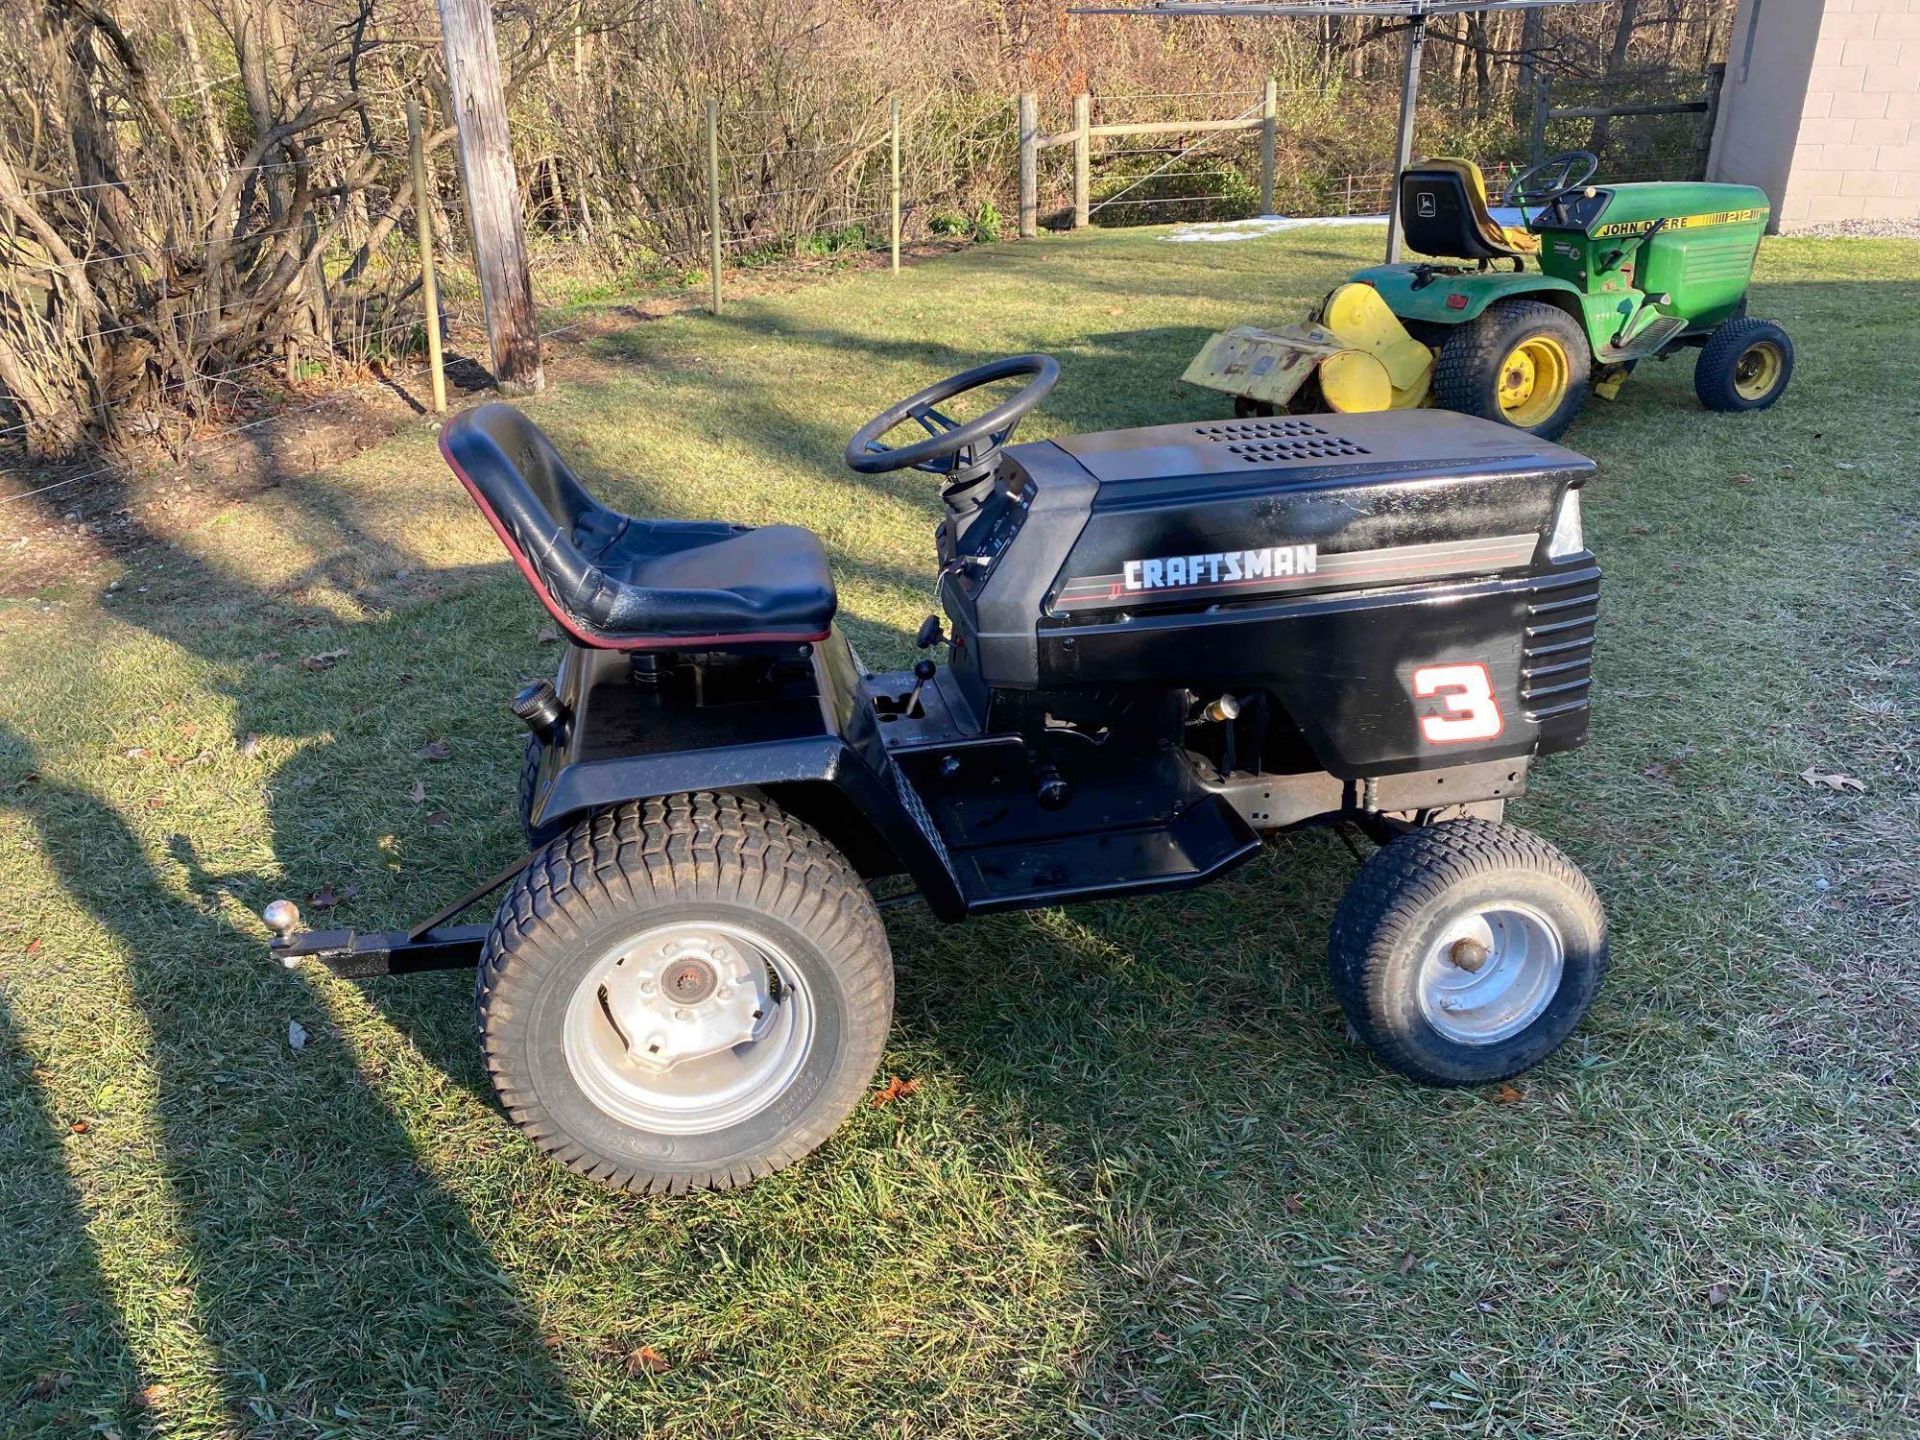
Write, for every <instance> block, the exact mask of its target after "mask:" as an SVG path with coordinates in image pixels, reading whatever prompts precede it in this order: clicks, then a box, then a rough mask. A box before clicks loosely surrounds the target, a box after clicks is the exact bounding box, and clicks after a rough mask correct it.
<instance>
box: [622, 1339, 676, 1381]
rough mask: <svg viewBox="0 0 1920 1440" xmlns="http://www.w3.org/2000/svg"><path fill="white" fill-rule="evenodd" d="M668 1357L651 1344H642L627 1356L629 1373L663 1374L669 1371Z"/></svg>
mask: <svg viewBox="0 0 1920 1440" xmlns="http://www.w3.org/2000/svg"><path fill="white" fill-rule="evenodd" d="M667 1368H668V1366H667V1357H666V1356H664V1355H662V1354H661V1353H660V1352H659V1351H658V1350H656V1349H654V1348H653V1346H651V1345H642V1346H641V1347H640V1348H639V1349H638V1350H635V1351H634V1352H633V1353H632V1354H630V1355H628V1356H627V1374H629V1375H662V1374H665V1373H666V1371H667Z"/></svg>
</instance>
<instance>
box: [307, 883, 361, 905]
mask: <svg viewBox="0 0 1920 1440" xmlns="http://www.w3.org/2000/svg"><path fill="white" fill-rule="evenodd" d="M359 893H360V887H359V886H358V885H342V886H341V887H340V888H339V889H338V890H335V889H334V888H333V886H331V885H322V886H321V887H320V888H319V889H318V890H316V891H314V892H313V894H311V895H309V896H308V897H307V903H308V904H309V905H311V906H312V907H313V908H314V909H316V910H331V909H333V907H334V906H336V905H338V904H340V903H341V902H343V901H346V900H351V899H352V898H353V897H354V896H356V895H358V894H359Z"/></svg>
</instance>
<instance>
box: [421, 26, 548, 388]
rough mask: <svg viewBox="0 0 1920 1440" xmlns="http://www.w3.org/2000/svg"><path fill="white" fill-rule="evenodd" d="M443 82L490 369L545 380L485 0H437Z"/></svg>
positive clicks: (518, 384)
mask: <svg viewBox="0 0 1920 1440" xmlns="http://www.w3.org/2000/svg"><path fill="white" fill-rule="evenodd" d="M438 3H439V6H440V39H441V46H442V48H443V50H444V52H445V55H446V62H447V88H448V90H449V91H450V92H451V93H452V96H453V118H454V123H455V124H456V125H457V126H458V127H459V130H460V176H461V179H462V181H463V182H464V189H465V190H466V196H467V227H468V229H469V230H471V231H472V233H473V259H474V267H475V269H477V270H478V271H479V278H480V296H481V299H482V300H483V301H485V303H486V307H487V341H488V344H489V346H490V347H491V349H492V352H493V374H494V378H495V379H496V380H498V381H499V383H500V388H501V389H502V390H505V391H507V392H508V393H510V394H523V395H524V394H532V393H534V392H536V391H539V390H542V389H544V388H545V387H546V383H547V378H546V374H545V372H544V371H543V370H542V369H541V368H540V325H539V317H538V316H537V315H536V314H535V312H534V308H533V281H532V279H531V278H530V277H529V275H528V273H527V240H526V233H525V231H524V230H523V229H522V226H521V220H520V183H519V180H518V178H517V177H516V176H515V175H514V173H513V145H512V137H511V135H510V134H509V133H508V130H507V102H506V98H505V96H504V95H502V93H501V89H500V57H499V55H498V54H497V53H496V52H495V50H494V44H493V10H492V6H491V4H490V3H489V0H438Z"/></svg>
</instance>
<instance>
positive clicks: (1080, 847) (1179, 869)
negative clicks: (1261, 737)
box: [954, 796, 1260, 914]
mask: <svg viewBox="0 0 1920 1440" xmlns="http://www.w3.org/2000/svg"><path fill="white" fill-rule="evenodd" d="M1259 848H1260V838H1259V836H1257V835H1256V834H1255V833H1254V832H1253V830H1252V829H1251V828H1250V827H1249V826H1248V825H1247V823H1246V822H1245V821H1244V820H1242V819H1241V818H1240V816H1239V814H1238V812H1236V811H1235V810H1234V809H1233V807H1232V806H1231V805H1229V804H1227V803H1226V802H1225V801H1224V800H1222V799H1220V798H1219V797H1218V796H1208V797H1206V798H1205V799H1202V800H1198V801H1195V802H1193V803H1192V804H1190V805H1188V806H1187V807H1186V809H1185V810H1183V811H1182V812H1181V813H1180V814H1179V815H1176V816H1175V817H1174V818H1173V819H1172V820H1170V821H1169V822H1168V823H1167V824H1165V825H1151V826H1127V827H1124V828H1120V829H1112V830H1098V831H1092V832H1088V833H1085V834H1079V835H1063V836H1058V837H1056V838H1053V839H1045V840H1025V841H1018V842H1014V843H1011V844H1007V845H989V846H980V847H977V848H974V849H968V850H963V851H961V852H959V853H958V854H956V855H955V856H954V865H955V869H956V870H957V871H958V873H959V877H960V884H961V887H962V889H963V890H964V891H965V892H966V898H967V909H968V910H969V911H970V912H972V913H976V914H978V913H981V912H984V911H990V910H1016V909H1025V908H1028V907H1030V906H1033V905H1044V904H1065V903H1067V902H1069V901H1076V900H1094V899H1105V898H1108V897H1110V896H1115V895H1132V894H1139V893H1142V892H1145V891H1150V890H1179V889H1183V888H1185V887H1186V886H1189V885H1198V884H1200V883H1202V882H1203V881H1206V880H1211V879H1212V878H1213V877H1214V876H1216V875H1218V874H1220V873H1221V872H1222V871H1225V870H1229V869H1231V868H1232V867H1233V866H1235V865H1237V864H1239V863H1240V862H1241V861H1242V860H1245V859H1247V858H1248V857H1250V856H1251V855H1252V854H1253V853H1254V852H1255V851H1257V850H1258V849H1259Z"/></svg>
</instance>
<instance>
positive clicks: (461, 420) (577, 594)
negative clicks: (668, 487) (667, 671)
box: [440, 402, 625, 643]
mask: <svg viewBox="0 0 1920 1440" xmlns="http://www.w3.org/2000/svg"><path fill="white" fill-rule="evenodd" d="M440 453H441V454H442V455H443V456H445V457H446V461H447V465H448V466H449V467H450V468H451V469H452V471H453V473H454V474H455V475H457V476H458V477H459V478H460V483H461V484H462V485H464V486H466V487H467V493H468V494H470V495H471V496H472V497H473V501H474V504H476V505H478V506H479V507H480V513H481V514H483V515H485V516H486V517H487V520H488V522H489V523H490V524H491V525H492V526H493V528H494V532H495V533H496V534H498V535H499V537H500V542H501V543H502V544H503V545H505V546H506V547H507V553H508V554H509V555H511V556H512V557H513V559H514V563H515V564H517V565H518V566H519V567H520V571H521V573H522V574H523V575H525V576H526V577H527V583H528V584H529V585H531V586H533V589H534V593H535V594H537V595H538V596H539V597H540V601H541V603H542V604H543V605H545V606H546V607H547V609H548V610H549V611H551V612H552V614H553V617H554V618H555V619H556V620H558V621H559V622H560V623H561V624H562V625H564V626H565V627H566V628H567V629H568V630H570V631H572V632H573V634H574V635H575V637H576V638H579V639H581V640H584V641H587V642H589V643H594V639H593V637H592V636H591V635H589V634H587V633H586V632H587V630H588V629H590V628H591V627H592V626H593V624H594V620H595V618H596V617H595V616H594V615H593V613H592V612H593V610H594V604H593V601H594V598H595V594H596V592H597V591H599V590H601V589H603V588H604V587H602V586H601V584H600V583H599V581H600V571H599V569H598V567H597V566H596V565H595V564H594V563H593V561H592V560H591V559H590V558H589V550H591V551H593V552H597V551H598V550H600V549H602V548H604V546H605V544H606V543H607V541H609V540H611V539H612V538H614V535H615V534H617V533H618V529H619V527H620V526H621V525H622V524H624V523H625V517H623V516H619V515H616V514H614V512H612V511H610V510H608V509H607V508H606V507H605V506H603V505H601V504H600V503H599V502H598V501H597V500H595V499H594V498H593V496H591V495H590V494H588V493H587V489H586V487H585V486H584V485H582V484H581V483H580V482H579V480H577V479H576V478H575V477H574V474H573V472H572V471H571V470H569V469H568V468H567V465H566V462H565V461H564V460H562V459H561V458H560V452H559V451H558V450H556V449H554V447H553V442H552V441H551V440H549V439H548V438H547V437H546V435H545V433H544V432H542V431H541V429H540V427H539V426H538V425H535V424H534V423H533V422H532V421H531V420H529V419H528V418H527V417H526V416H525V415H522V414H521V413H520V412H519V411H518V410H516V409H514V408H513V407H512V406H511V405H502V404H499V403H497V402H496V403H494V404H489V405H482V406H480V407H479V408H477V409H474V410H469V411H466V412H465V413H464V414H461V415H457V416H455V417H454V418H453V419H452V420H451V421H449V422H448V423H447V425H446V426H445V427H444V428H443V429H442V430H441V432H440ZM596 542H597V543H596ZM583 543H584V544H586V545H587V546H588V547H589V548H588V549H583V548H582V545H583Z"/></svg>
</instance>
